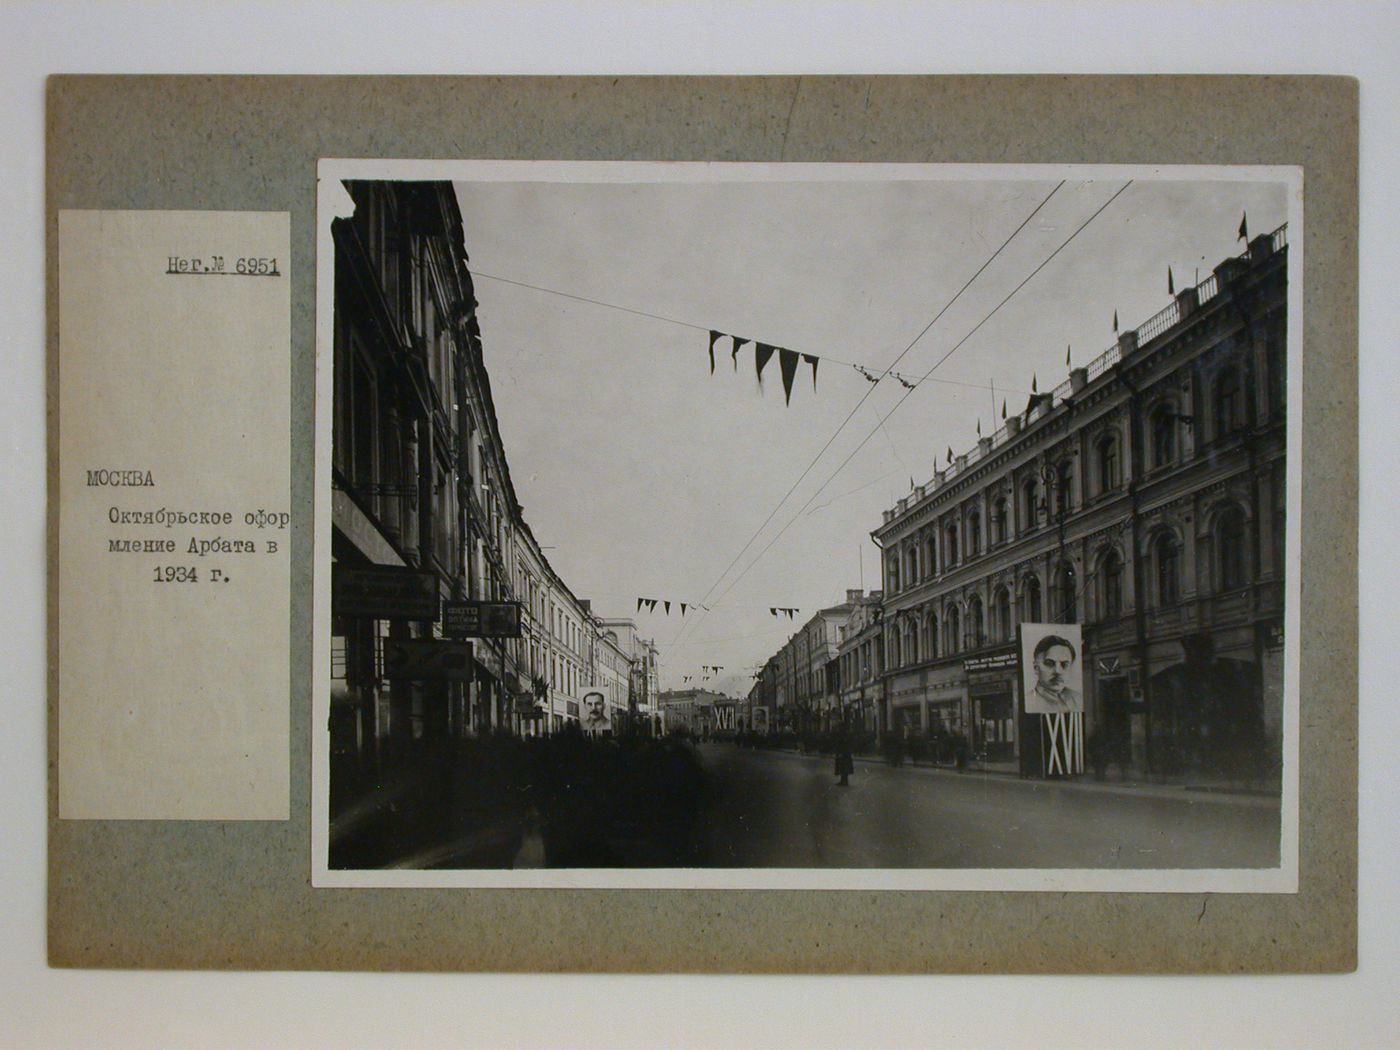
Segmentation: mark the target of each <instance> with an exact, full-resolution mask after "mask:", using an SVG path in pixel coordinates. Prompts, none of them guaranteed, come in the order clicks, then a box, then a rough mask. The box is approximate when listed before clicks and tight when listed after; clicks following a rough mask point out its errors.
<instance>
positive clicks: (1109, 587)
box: [1099, 550, 1123, 619]
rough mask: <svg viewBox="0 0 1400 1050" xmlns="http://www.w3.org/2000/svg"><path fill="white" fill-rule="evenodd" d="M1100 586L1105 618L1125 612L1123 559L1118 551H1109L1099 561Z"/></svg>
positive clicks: (1101, 606) (1111, 617)
mask: <svg viewBox="0 0 1400 1050" xmlns="http://www.w3.org/2000/svg"><path fill="white" fill-rule="evenodd" d="M1099 581H1100V582H1099V587H1100V592H1099V593H1100V596H1101V598H1102V603H1101V605H1100V608H1101V609H1102V610H1103V617H1104V619H1113V618H1115V617H1117V616H1119V615H1121V614H1122V612H1123V559H1122V558H1121V557H1119V555H1118V552H1117V551H1113V550H1111V551H1109V552H1108V553H1107V554H1105V555H1104V557H1103V561H1102V562H1100V563H1099Z"/></svg>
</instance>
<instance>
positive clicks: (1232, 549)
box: [1215, 507, 1247, 591]
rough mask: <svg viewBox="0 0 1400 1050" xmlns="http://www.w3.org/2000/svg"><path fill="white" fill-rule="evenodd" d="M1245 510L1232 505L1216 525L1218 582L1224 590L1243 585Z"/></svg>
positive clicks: (1244, 576)
mask: <svg viewBox="0 0 1400 1050" xmlns="http://www.w3.org/2000/svg"><path fill="white" fill-rule="evenodd" d="M1244 521H1245V519H1244V511H1242V510H1240V509H1239V508H1238V507H1231V508H1230V509H1229V510H1227V511H1225V513H1223V514H1221V515H1220V520H1219V521H1218V522H1217V523H1216V526H1215V560H1216V582H1217V585H1218V586H1219V588H1220V589H1221V590H1222V591H1230V590H1234V589H1235V588H1236V587H1243V586H1244V585H1245V582H1246V579H1247V577H1246V572H1245V550H1244V547H1245V529H1244Z"/></svg>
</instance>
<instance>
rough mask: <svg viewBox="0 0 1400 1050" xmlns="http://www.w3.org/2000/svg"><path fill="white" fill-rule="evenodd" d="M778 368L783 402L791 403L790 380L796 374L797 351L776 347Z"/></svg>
mask: <svg viewBox="0 0 1400 1050" xmlns="http://www.w3.org/2000/svg"><path fill="white" fill-rule="evenodd" d="M778 370H779V371H780V372H782V374H783V404H785V405H790V404H792V380H793V377H794V376H796V375H797V351H796V350H785V349H783V348H782V347H778Z"/></svg>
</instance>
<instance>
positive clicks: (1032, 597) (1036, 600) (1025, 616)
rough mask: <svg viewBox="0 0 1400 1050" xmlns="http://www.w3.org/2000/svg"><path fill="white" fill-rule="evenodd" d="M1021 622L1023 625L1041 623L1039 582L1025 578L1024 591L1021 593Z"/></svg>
mask: <svg viewBox="0 0 1400 1050" xmlns="http://www.w3.org/2000/svg"><path fill="white" fill-rule="evenodd" d="M1021 620H1022V621H1023V622H1025V623H1040V622H1041V621H1042V616H1041V605H1040V580H1039V578H1038V577H1035V576H1027V577H1026V584H1025V589H1024V590H1023V591H1022V592H1021Z"/></svg>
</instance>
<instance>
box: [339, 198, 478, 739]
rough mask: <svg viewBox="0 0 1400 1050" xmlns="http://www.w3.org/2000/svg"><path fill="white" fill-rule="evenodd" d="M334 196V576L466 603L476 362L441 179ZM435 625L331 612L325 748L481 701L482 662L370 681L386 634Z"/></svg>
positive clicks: (474, 588) (455, 717)
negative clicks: (407, 581)
mask: <svg viewBox="0 0 1400 1050" xmlns="http://www.w3.org/2000/svg"><path fill="white" fill-rule="evenodd" d="M346 189H347V190H348V192H349V194H350V196H351V198H352V199H353V200H354V203H355V212H354V215H353V216H351V217H349V218H341V219H337V220H336V221H335V223H334V226H333V236H334V241H335V252H336V265H335V328H334V370H335V384H334V408H333V422H332V452H331V456H332V494H331V501H332V534H331V557H332V560H333V565H334V570H335V571H337V572H340V571H341V570H344V569H351V570H354V569H361V570H364V569H391V570H403V571H404V572H405V573H414V574H416V575H417V578H419V579H421V578H422V577H423V576H424V575H428V576H431V577H432V578H433V579H434V580H435V590H436V592H437V596H438V597H440V598H463V597H468V596H470V595H474V594H477V593H480V592H481V591H482V590H484V589H487V588H486V584H485V581H484V580H483V579H482V578H481V577H480V575H473V570H472V566H471V565H469V564H468V560H467V559H468V555H469V552H470V551H471V550H472V544H471V543H470V542H469V541H468V535H469V528H470V529H471V530H472V533H473V534H476V535H479V534H480V530H481V524H482V523H480V522H476V521H473V522H471V524H470V526H469V524H468V507H469V496H468V493H469V490H470V488H471V485H472V478H471V476H470V474H469V471H468V470H467V469H465V467H464V463H463V457H464V453H465V450H466V448H467V443H466V439H467V435H468V433H470V431H471V430H472V427H473V421H472V419H471V412H470V408H469V406H468V405H467V404H466V403H465V402H466V397H465V396H464V393H465V391H464V388H465V387H466V386H467V385H468V384H469V382H470V380H469V378H468V377H469V375H470V374H471V373H473V372H474V371H478V370H479V369H480V347H479V336H478V335H477V333H476V329H475V322H474V319H473V312H474V310H475V298H474V296H473V291H472V282H471V277H470V275H469V274H468V273H467V271H466V267H465V265H464V262H465V253H464V252H463V251H462V247H461V245H462V230H461V218H460V214H459V212H458V210H457V205H456V200H455V198H454V197H453V195H452V190H451V186H450V185H448V184H445V183H432V184H428V183H419V184H411V183H402V184H391V183H370V182H351V183H347V184H346ZM486 538H487V539H488V540H489V539H490V537H489V536H488V537H486ZM497 542H498V541H497ZM496 549H497V551H498V550H499V547H497V548H496ZM437 630H438V625H437V624H436V623H435V622H433V621H431V620H428V619H422V620H411V619H405V618H398V617H394V618H391V617H390V616H389V615H387V610H386V615H384V616H371V615H344V614H342V615H338V616H336V617H335V619H334V623H333V625H332V634H333V639H332V668H331V674H332V690H331V699H332V727H333V733H332V752H333V754H335V755H341V756H346V755H349V756H352V757H354V756H359V757H363V756H364V755H365V754H366V753H371V754H372V753H378V752H380V751H382V750H384V749H385V748H386V747H390V748H391V747H393V746H395V745H398V744H402V743H405V742H407V741H410V740H413V739H416V738H420V737H423V736H425V735H426V736H436V735H445V734H447V733H449V732H451V731H452V730H453V729H454V728H455V727H456V726H458V725H459V724H460V723H461V721H463V720H464V718H465V711H466V710H467V707H468V705H469V704H471V703H475V702H478V701H484V700H485V699H486V698H488V697H489V696H490V689H491V687H490V686H488V685H485V684H484V683H485V682H486V681H487V680H488V679H489V680H490V681H493V682H496V683H497V685H498V686H499V682H500V679H501V677H502V673H501V668H500V665H499V662H496V663H492V662H491V661H490V659H489V657H488V659H487V664H488V666H486V667H481V668H474V669H473V677H472V679H471V680H470V681H465V682H464V681H452V682H447V681H438V682H413V681H407V680H402V679H396V680H393V681H389V680H387V679H386V678H385V677H384V676H383V669H382V659H381V653H382V649H383V645H384V640H385V639H386V638H395V639H410V638H428V637H433V636H434V635H435V634H436V633H437ZM478 670H479V671H480V675H479V676H478V675H477V673H476V672H477V671H478Z"/></svg>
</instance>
